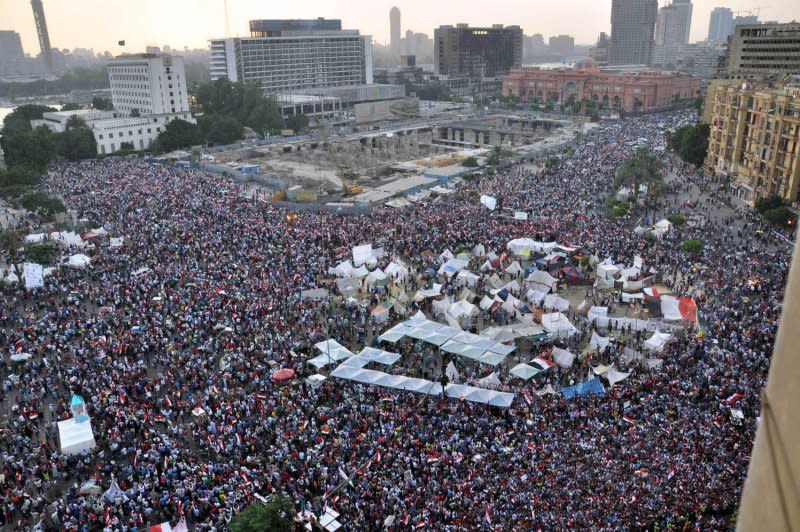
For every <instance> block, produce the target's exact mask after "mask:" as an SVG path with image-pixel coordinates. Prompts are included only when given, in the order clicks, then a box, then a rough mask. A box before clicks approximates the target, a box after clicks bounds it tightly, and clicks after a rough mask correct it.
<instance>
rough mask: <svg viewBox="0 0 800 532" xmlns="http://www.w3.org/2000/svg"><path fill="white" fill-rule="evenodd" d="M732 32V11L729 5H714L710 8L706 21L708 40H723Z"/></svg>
mask: <svg viewBox="0 0 800 532" xmlns="http://www.w3.org/2000/svg"><path fill="white" fill-rule="evenodd" d="M731 33H733V11H731V9H730V8H729V7H715V8H714V9H712V10H711V20H710V21H709V23H708V40H709V41H724V40H726V39H727V38H728V37H729V36H730V34H731Z"/></svg>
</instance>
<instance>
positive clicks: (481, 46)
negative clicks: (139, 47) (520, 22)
mask: <svg viewBox="0 0 800 532" xmlns="http://www.w3.org/2000/svg"><path fill="white" fill-rule="evenodd" d="M433 41H434V48H435V49H434V54H433V55H434V60H435V69H436V73H437V74H439V75H446V76H452V77H467V78H470V79H482V78H494V77H499V76H504V75H506V74H508V72H509V71H510V70H511V69H512V68H519V67H520V66H522V28H520V27H519V26H505V27H504V26H503V25H502V24H495V25H494V26H491V27H487V28H470V27H469V26H467V25H466V24H459V25H457V26H439V27H438V28H436V30H434V37H433Z"/></svg>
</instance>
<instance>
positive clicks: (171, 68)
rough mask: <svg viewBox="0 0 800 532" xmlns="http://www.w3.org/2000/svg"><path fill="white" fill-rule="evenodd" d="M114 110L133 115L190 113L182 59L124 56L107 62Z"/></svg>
mask: <svg viewBox="0 0 800 532" xmlns="http://www.w3.org/2000/svg"><path fill="white" fill-rule="evenodd" d="M108 81H109V84H110V87H111V102H112V103H113V104H114V110H116V111H117V112H119V113H122V114H125V115H130V114H131V112H132V111H133V110H134V109H136V110H138V112H139V114H141V115H164V114H176V113H178V114H180V113H188V112H189V97H188V94H187V91H186V71H185V69H184V64H183V58H182V57H179V56H171V55H157V54H137V55H123V56H120V57H117V58H116V59H114V60H113V61H111V62H109V63H108Z"/></svg>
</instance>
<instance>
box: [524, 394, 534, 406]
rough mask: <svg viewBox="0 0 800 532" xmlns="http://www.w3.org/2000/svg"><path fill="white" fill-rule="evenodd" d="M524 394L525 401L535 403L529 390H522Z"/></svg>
mask: <svg viewBox="0 0 800 532" xmlns="http://www.w3.org/2000/svg"><path fill="white" fill-rule="evenodd" d="M522 396H523V397H525V402H526V403H528V404H529V405H531V404H533V399H531V394H529V393H528V390H525V391H524V392H522Z"/></svg>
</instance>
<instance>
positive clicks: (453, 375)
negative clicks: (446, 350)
mask: <svg viewBox="0 0 800 532" xmlns="http://www.w3.org/2000/svg"><path fill="white" fill-rule="evenodd" d="M444 374H445V375H447V378H448V379H450V380H451V381H457V380H459V379H460V378H461V375H459V374H458V370H457V369H456V365H455V364H454V363H453V361H452V360H451V361H450V363H449V364H447V368H446V369H445V370H444Z"/></svg>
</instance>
